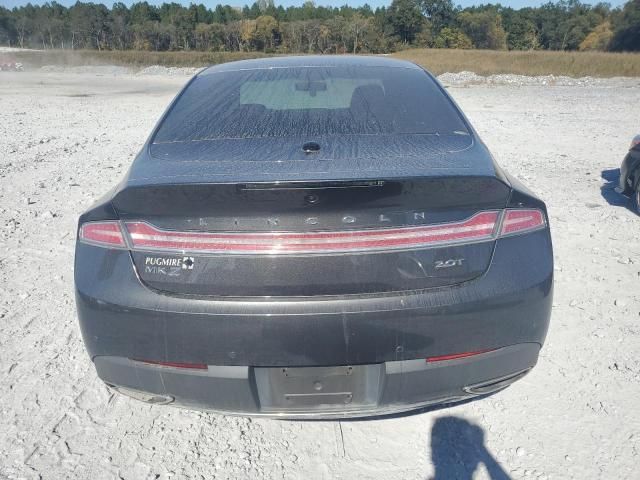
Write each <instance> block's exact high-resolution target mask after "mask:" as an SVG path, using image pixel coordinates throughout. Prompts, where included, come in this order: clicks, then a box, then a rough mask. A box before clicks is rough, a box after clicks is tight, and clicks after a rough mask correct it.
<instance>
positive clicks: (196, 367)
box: [131, 358, 208, 370]
mask: <svg viewBox="0 0 640 480" xmlns="http://www.w3.org/2000/svg"><path fill="white" fill-rule="evenodd" d="M131 360H133V361H134V362H139V363H146V364H148V365H156V366H158V367H170V368H190V369H192V370H206V369H207V368H208V367H207V364H206V363H184V362H158V361H156V360H141V359H137V358H132V359H131Z"/></svg>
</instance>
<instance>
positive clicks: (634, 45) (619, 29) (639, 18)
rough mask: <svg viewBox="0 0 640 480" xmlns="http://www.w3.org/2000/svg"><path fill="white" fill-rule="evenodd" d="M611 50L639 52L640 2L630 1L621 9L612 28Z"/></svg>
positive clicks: (636, 0) (637, 0) (638, 0)
mask: <svg viewBox="0 0 640 480" xmlns="http://www.w3.org/2000/svg"><path fill="white" fill-rule="evenodd" d="M611 49H612V50H618V51H620V50H626V51H638V50H640V0H631V1H629V2H627V3H626V4H625V6H624V8H623V9H622V14H621V15H620V17H619V18H618V19H617V21H616V24H615V27H614V32H613V38H612V39H611Z"/></svg>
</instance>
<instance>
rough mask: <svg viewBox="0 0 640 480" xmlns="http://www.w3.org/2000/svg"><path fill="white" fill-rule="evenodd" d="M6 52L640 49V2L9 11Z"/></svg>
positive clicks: (267, 1)
mask: <svg viewBox="0 0 640 480" xmlns="http://www.w3.org/2000/svg"><path fill="white" fill-rule="evenodd" d="M0 44H4V45H9V46H19V47H23V48H27V47H30V48H39V49H96V50H131V49H133V50H149V51H180V50H200V51H262V52H266V53H388V52H393V51H396V50H399V49H403V48H408V47H431V48H480V49H496V50H506V49H509V50H538V49H540V50H612V51H638V50H640V0H630V1H629V2H627V3H626V4H625V5H624V6H622V7H619V8H611V6H610V5H609V4H607V3H598V4H596V5H593V6H592V5H587V4H583V3H580V1H579V0H560V1H558V2H556V3H552V2H550V3H547V4H545V5H542V6H540V7H535V8H522V9H519V10H515V9H513V8H509V7H503V6H502V5H500V4H495V5H494V4H488V5H480V6H474V7H468V8H461V7H456V6H455V5H454V3H453V1H452V0H393V1H392V3H391V4H390V5H389V6H388V7H379V8H376V9H375V10H374V9H372V8H371V7H370V6H368V5H366V4H365V5H364V6H362V7H349V6H347V5H345V6H342V7H323V6H316V5H315V4H314V3H313V2H312V1H307V2H305V3H304V4H303V5H302V6H299V7H287V8H284V7H283V6H276V5H275V4H274V3H273V0H258V1H256V2H255V3H253V5H251V6H248V5H247V6H245V7H244V8H234V7H231V6H229V5H217V6H216V7H215V8H212V9H209V8H207V7H205V6H204V5H202V4H194V3H192V4H190V5H189V6H183V5H181V4H178V3H164V4H162V5H160V6H155V5H150V4H149V3H147V2H138V3H134V4H132V5H131V7H127V6H126V5H125V4H124V3H120V2H118V3H114V4H113V5H112V7H111V8H108V7H107V6H105V5H104V4H100V3H83V2H77V3H76V4H75V5H73V6H71V7H65V6H63V5H60V4H59V3H57V2H55V1H54V2H50V3H44V4H42V5H32V4H27V5H24V6H21V7H15V8H13V9H11V10H9V9H7V8H4V7H2V6H0Z"/></svg>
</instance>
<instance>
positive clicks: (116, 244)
mask: <svg viewBox="0 0 640 480" xmlns="http://www.w3.org/2000/svg"><path fill="white" fill-rule="evenodd" d="M79 238H80V241H82V242H84V243H90V244H92V245H100V246H104V247H112V248H126V246H127V244H126V243H125V241H124V237H123V235H122V231H121V230H120V223H119V222H117V221H104V222H88V223H85V224H83V225H82V226H81V227H80V234H79Z"/></svg>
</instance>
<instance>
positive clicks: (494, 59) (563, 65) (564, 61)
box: [392, 49, 640, 78]
mask: <svg viewBox="0 0 640 480" xmlns="http://www.w3.org/2000/svg"><path fill="white" fill-rule="evenodd" d="M392 56H393V57H396V58H402V59H404V60H409V61H412V62H415V63H417V64H419V65H422V66H423V67H425V68H426V69H427V70H429V71H430V72H432V73H434V74H436V75H440V74H441V73H445V72H460V71H463V70H468V71H471V72H475V73H477V74H479V75H492V74H497V73H515V74H520V75H531V76H536V75H549V74H553V75H567V76H569V77H584V76H592V77H603V78H606V77H640V54H637V53H610V52H549V51H529V52H520V51H511V52H508V51H495V50H443V49H410V50H403V51H401V52H398V53H395V54H393V55H392Z"/></svg>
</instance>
